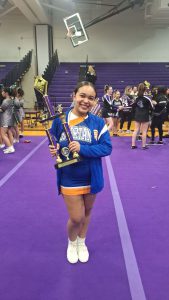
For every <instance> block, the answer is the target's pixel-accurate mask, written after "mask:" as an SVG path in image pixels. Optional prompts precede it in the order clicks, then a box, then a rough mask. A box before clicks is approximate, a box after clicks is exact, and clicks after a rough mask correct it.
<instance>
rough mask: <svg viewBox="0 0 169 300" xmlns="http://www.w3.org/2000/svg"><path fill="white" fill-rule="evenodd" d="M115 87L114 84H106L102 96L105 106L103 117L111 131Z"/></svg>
mask: <svg viewBox="0 0 169 300" xmlns="http://www.w3.org/2000/svg"><path fill="white" fill-rule="evenodd" d="M112 93H113V88H112V86H110V85H108V84H106V85H105V86H104V96H103V97H102V101H103V108H102V118H104V120H105V122H106V124H107V128H108V130H109V131H112V130H113V119H112V117H113V100H112Z"/></svg>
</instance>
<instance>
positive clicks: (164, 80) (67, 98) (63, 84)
mask: <svg viewBox="0 0 169 300" xmlns="http://www.w3.org/2000/svg"><path fill="white" fill-rule="evenodd" d="M90 64H91V65H94V66H95V69H96V73H97V81H96V88H97V91H98V97H99V98H101V97H102V95H103V89H104V85H105V84H110V85H112V87H113V89H119V90H120V91H121V92H123V91H124V88H125V87H126V86H127V85H131V86H134V85H138V83H140V82H143V81H145V80H147V81H149V82H150V83H151V86H156V85H166V86H169V63H91V62H90ZM80 65H82V63H61V64H60V66H59V68H58V69H57V71H56V73H55V74H54V76H53V79H52V82H51V84H50V86H49V91H48V94H49V97H50V99H51V102H52V103H54V104H55V103H62V106H63V107H64V108H67V107H69V106H70V104H71V94H72V93H73V90H74V87H75V86H76V84H77V82H78V78H79V70H80Z"/></svg>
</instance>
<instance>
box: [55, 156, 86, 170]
mask: <svg viewBox="0 0 169 300" xmlns="http://www.w3.org/2000/svg"><path fill="white" fill-rule="evenodd" d="M81 160H82V158H81V157H80V156H79V157H76V158H72V159H69V160H65V161H62V162H61V163H57V164H55V169H60V168H63V167H66V166H69V165H72V164H76V163H78V162H79V161H81Z"/></svg>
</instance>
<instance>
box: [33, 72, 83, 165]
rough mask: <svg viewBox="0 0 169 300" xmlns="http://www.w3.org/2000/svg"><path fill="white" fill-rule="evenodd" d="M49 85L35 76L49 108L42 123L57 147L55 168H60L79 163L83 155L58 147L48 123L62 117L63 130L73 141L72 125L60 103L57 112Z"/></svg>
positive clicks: (50, 143)
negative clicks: (70, 125) (50, 98)
mask: <svg viewBox="0 0 169 300" xmlns="http://www.w3.org/2000/svg"><path fill="white" fill-rule="evenodd" d="M47 85H48V82H47V81H46V80H45V79H44V78H43V77H42V76H37V77H36V78H35V83H34V88H35V89H36V90H38V91H39V92H40V93H41V94H42V95H43V102H44V105H45V107H46V109H47V112H43V113H42V115H41V121H40V122H41V123H42V124H43V126H44V127H45V131H46V135H47V137H48V141H49V145H52V146H54V147H55V148H56V164H55V168H56V169H59V168H62V167H65V166H68V165H70V164H74V163H77V162H79V161H81V160H82V159H81V157H80V156H79V154H78V153H77V152H73V153H70V150H69V148H68V147H63V148H61V149H59V150H58V149H57V141H56V139H55V137H54V135H52V134H51V132H50V129H51V128H48V124H49V121H50V120H54V119H55V118H60V120H61V123H62V125H63V130H64V132H65V134H66V137H67V140H68V142H69V143H70V142H72V141H73V136H72V133H71V130H70V127H69V125H68V123H67V122H66V115H65V114H64V113H63V108H62V105H61V104H58V106H57V107H56V112H55V110H54V108H53V106H52V104H51V102H50V100H49V97H48V95H47ZM60 154H61V155H62V157H63V159H62V158H61V157H60Z"/></svg>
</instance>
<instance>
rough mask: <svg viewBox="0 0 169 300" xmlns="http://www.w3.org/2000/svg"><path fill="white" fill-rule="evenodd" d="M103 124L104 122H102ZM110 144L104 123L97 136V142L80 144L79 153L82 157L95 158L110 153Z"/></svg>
mask: <svg viewBox="0 0 169 300" xmlns="http://www.w3.org/2000/svg"><path fill="white" fill-rule="evenodd" d="M103 124H104V123H103ZM111 151H112V144H111V140H110V134H109V132H108V130H107V126H106V125H104V126H103V127H102V130H101V131H100V134H99V137H98V144H95V145H80V152H79V154H80V155H82V156H84V157H89V158H92V157H93V158H96V157H103V156H107V155H110V154H111Z"/></svg>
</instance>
